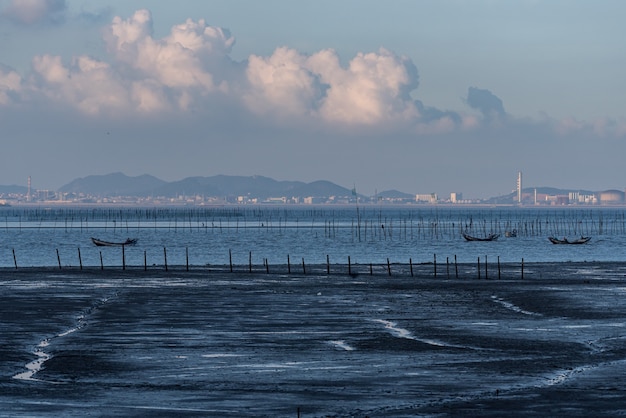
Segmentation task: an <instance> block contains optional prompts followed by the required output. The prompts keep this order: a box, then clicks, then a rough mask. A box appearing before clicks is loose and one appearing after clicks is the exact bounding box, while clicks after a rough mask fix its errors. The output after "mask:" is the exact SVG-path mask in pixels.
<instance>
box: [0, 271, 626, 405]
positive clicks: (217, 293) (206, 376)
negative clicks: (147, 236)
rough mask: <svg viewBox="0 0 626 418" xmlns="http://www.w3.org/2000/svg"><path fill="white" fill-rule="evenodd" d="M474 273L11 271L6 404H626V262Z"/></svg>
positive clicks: (3, 279) (0, 348)
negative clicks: (499, 274) (488, 274)
mask: <svg viewBox="0 0 626 418" xmlns="http://www.w3.org/2000/svg"><path fill="white" fill-rule="evenodd" d="M471 268H472V266H463V267H462V270H463V274H462V276H463V277H464V278H460V279H456V278H455V279H451V278H445V277H441V275H440V276H439V277H438V278H433V277H432V272H431V270H432V266H421V267H416V268H415V275H414V277H411V275H410V273H409V272H408V271H407V270H406V266H404V267H394V269H395V271H394V274H393V275H392V276H388V275H386V274H374V275H373V276H370V275H369V273H368V272H367V273H366V272H365V268H364V267H363V268H362V270H364V271H363V272H361V273H359V274H353V275H348V274H334V275H326V274H324V273H325V266H322V267H319V266H318V267H317V271H316V269H315V268H311V271H307V274H306V275H305V274H283V273H272V274H266V273H265V272H263V273H261V272H255V273H248V272H247V271H245V272H244V271H240V272H237V271H236V272H234V273H230V272H229V271H227V269H223V270H222V271H218V270H219V269H212V270H208V269H196V270H192V271H185V269H184V268H181V269H170V271H159V270H154V271H147V272H146V271H143V269H135V270H133V269H128V270H123V271H122V270H104V271H100V270H96V269H94V270H85V271H79V270H78V269H73V270H54V269H31V270H28V269H23V270H22V269H20V270H10V269H5V270H0V320H1V321H0V332H1V334H2V338H1V340H0V356H1V358H2V362H0V415H8V416H49V417H51V416H81V417H82V416H172V415H176V416H222V417H229V416H232V417H236V416H237V417H239V416H268V417H276V416H292V417H295V416H297V414H298V413H299V414H300V416H301V417H325V416H337V417H352V416H355V417H364V416H369V417H402V416H445V415H469V416H503V415H506V416H536V415H548V414H551V415H556V416H563V415H567V416H590V415H594V416H603V415H604V416H615V415H626V383H625V382H626V380H625V379H624V376H625V375H626V266H622V264H617V263H562V264H554V263H546V264H530V265H527V266H525V276H524V277H525V278H524V280H522V279H521V278H520V277H519V273H520V272H519V271H518V270H519V266H517V267H515V266H508V267H507V268H508V269H509V270H508V273H507V274H506V275H505V276H508V278H506V277H503V278H502V279H500V280H498V279H495V278H490V279H488V280H485V279H484V278H483V279H481V280H478V279H477V278H476V277H474V275H473V274H471V275H470V273H469V271H470V270H471ZM420 269H421V270H420ZM274 270H275V269H274ZM355 270H356V269H355ZM492 274H493V273H492ZM483 277H484V276H483Z"/></svg>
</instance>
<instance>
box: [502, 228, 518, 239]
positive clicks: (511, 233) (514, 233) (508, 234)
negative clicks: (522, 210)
mask: <svg viewBox="0 0 626 418" xmlns="http://www.w3.org/2000/svg"><path fill="white" fill-rule="evenodd" d="M504 236H505V237H508V238H515V237H517V229H514V230H512V231H506V232H505V233H504Z"/></svg>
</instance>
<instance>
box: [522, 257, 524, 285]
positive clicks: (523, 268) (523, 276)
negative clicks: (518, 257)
mask: <svg viewBox="0 0 626 418" xmlns="http://www.w3.org/2000/svg"><path fill="white" fill-rule="evenodd" d="M522 280H524V259H523V258H522Z"/></svg>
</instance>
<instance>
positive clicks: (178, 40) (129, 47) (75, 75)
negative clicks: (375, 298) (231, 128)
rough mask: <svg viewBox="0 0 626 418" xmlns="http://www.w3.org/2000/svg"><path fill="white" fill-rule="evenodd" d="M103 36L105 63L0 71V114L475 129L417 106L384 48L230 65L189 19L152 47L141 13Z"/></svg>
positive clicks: (410, 74) (23, 13)
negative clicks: (227, 113) (56, 111)
mask: <svg viewBox="0 0 626 418" xmlns="http://www.w3.org/2000/svg"><path fill="white" fill-rule="evenodd" d="M65 8H66V6H65V3H64V2H63V1H37V0H29V1H22V2H17V1H14V2H11V3H10V4H9V5H8V6H6V7H5V8H4V9H3V14H4V15H5V16H7V17H11V18H12V19H16V20H19V21H20V22H23V23H35V22H38V21H42V20H46V19H51V18H52V17H53V16H56V15H57V14H58V13H62V12H63V11H64V10H65ZM103 33H104V35H103V41H104V44H105V45H106V52H107V54H108V56H107V57H106V59H99V58H95V57H92V56H86V55H79V56H74V57H72V58H71V59H69V60H66V61H64V60H63V59H62V57H61V56H55V55H39V56H35V57H34V58H33V59H32V71H31V74H28V75H27V76H22V75H20V74H18V73H16V72H15V71H13V70H11V69H10V68H8V67H2V68H0V104H1V105H4V106H16V105H27V104H28V103H31V104H35V103H41V102H46V103H47V104H48V105H53V106H64V107H67V108H73V109H75V110H77V111H79V112H80V113H82V114H85V115H92V116H98V115H102V114H104V115H109V116H116V115H117V116H119V117H123V116H128V115H142V116H151V115H158V114H163V113H164V112H168V113H169V112H188V111H194V112H199V113H202V112H204V111H206V109H211V108H214V107H215V106H219V104H220V103H222V102H228V103H229V105H231V106H234V107H235V108H236V109H237V111H239V112H241V113H242V114H243V115H245V114H248V115H250V116H253V117H257V118H262V119H264V120H268V118H269V119H270V120H272V121H274V122H276V123H279V124H280V123H288V124H292V125H293V124H294V123H299V122H303V123H308V124H313V125H318V126H319V125H320V124H321V125H322V126H329V127H334V128H336V127H344V128H350V127H360V128H368V127H377V128H381V129H384V128H385V127H393V129H406V130H412V131H414V132H416V133H424V132H428V133H436V132H451V131H454V130H456V129H467V128H472V127H474V126H476V125H477V120H476V117H475V116H471V115H469V116H468V115H461V114H458V113H456V112H452V111H441V110H438V109H434V108H428V107H425V106H424V105H423V104H422V103H421V102H420V101H419V100H416V99H414V97H413V96H414V95H415V94H416V90H417V87H418V85H419V75H418V70H417V67H416V66H415V64H414V63H413V62H412V61H411V60H410V59H409V58H407V57H405V56H400V55H397V54H395V53H394V52H392V51H389V50H387V49H385V48H381V49H379V50H378V51H375V52H367V53H359V54H357V55H356V56H355V57H353V58H352V59H350V60H349V61H348V62H347V64H346V65H342V64H341V63H340V58H339V56H338V54H337V53H336V52H335V51H334V50H332V49H326V50H322V51H318V52H316V53H313V54H311V55H305V54H302V53H300V52H298V51H296V50H294V49H290V48H287V47H278V48H276V49H275V50H274V52H273V53H272V54H271V55H270V56H259V55H251V56H250V57H249V58H248V59H247V60H246V61H245V62H235V61H234V60H232V59H231V58H230V52H231V50H232V48H233V46H234V44H235V39H234V37H233V36H231V34H230V33H229V31H228V30H226V29H223V28H219V27H215V26H210V25H208V24H207V23H206V22H205V21H204V20H202V19H200V20H197V21H195V20H192V19H187V20H186V21H185V22H184V23H181V24H179V25H176V26H174V27H172V28H171V30H170V32H169V34H168V35H167V36H164V37H162V38H155V36H154V32H153V19H152V15H151V13H150V11H148V10H138V11H136V12H135V13H134V14H133V15H132V16H130V17H128V18H122V17H119V16H116V17H115V18H113V20H112V22H111V23H110V24H109V25H108V26H107V27H106V28H105V29H104V31H103ZM471 99H472V100H473V97H472V98H471Z"/></svg>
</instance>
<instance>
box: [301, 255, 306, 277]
mask: <svg viewBox="0 0 626 418" xmlns="http://www.w3.org/2000/svg"><path fill="white" fill-rule="evenodd" d="M302 274H305V275H306V266H305V265H304V257H302Z"/></svg>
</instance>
